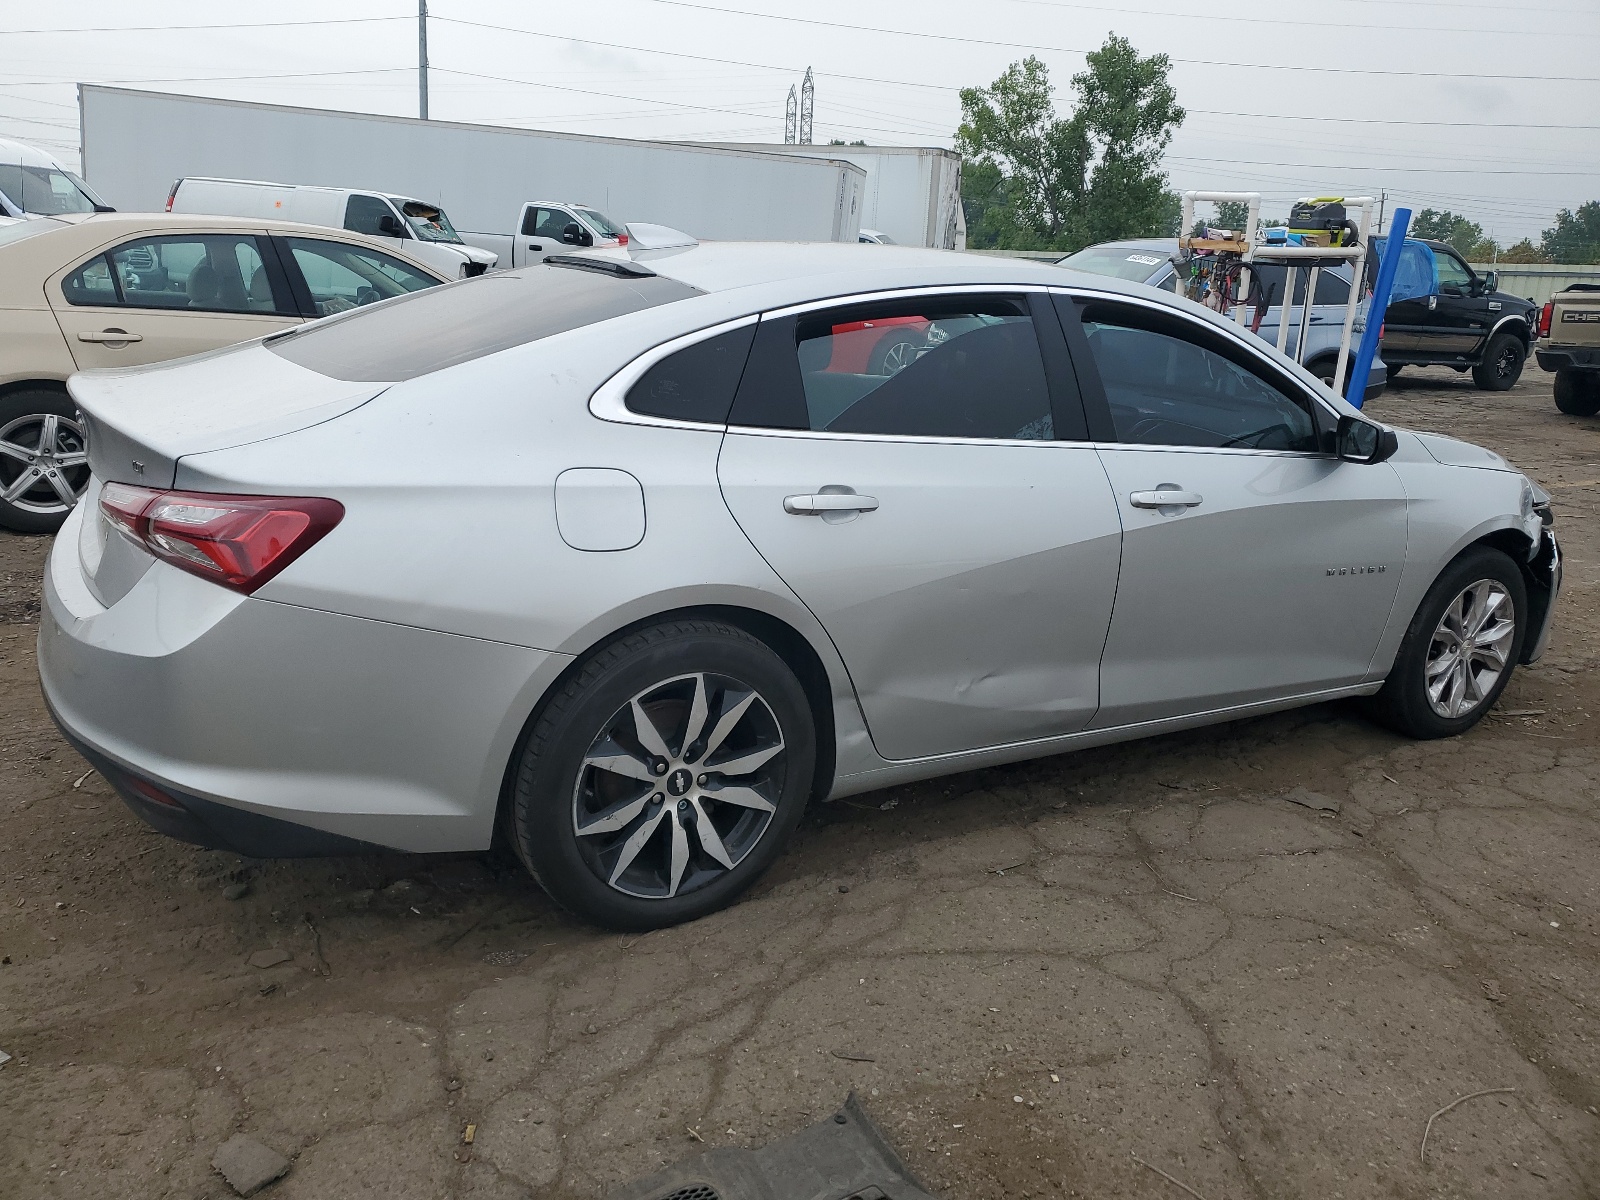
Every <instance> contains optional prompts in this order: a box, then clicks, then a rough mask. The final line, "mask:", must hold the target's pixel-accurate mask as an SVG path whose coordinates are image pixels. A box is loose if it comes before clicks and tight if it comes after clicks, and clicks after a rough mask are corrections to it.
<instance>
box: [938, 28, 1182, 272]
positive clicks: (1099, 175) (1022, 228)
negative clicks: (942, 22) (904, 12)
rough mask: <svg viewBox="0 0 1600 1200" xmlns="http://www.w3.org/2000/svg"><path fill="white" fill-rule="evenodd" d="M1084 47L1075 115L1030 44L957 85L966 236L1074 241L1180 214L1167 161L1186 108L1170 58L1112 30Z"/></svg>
mask: <svg viewBox="0 0 1600 1200" xmlns="http://www.w3.org/2000/svg"><path fill="white" fill-rule="evenodd" d="M1087 57H1088V67H1087V69H1086V70H1084V71H1081V72H1079V73H1078V74H1077V75H1074V76H1073V77H1072V92H1073V99H1074V101H1075V104H1074V108H1073V112H1072V114H1071V115H1070V116H1066V117H1062V116H1058V115H1057V113H1056V108H1055V100H1054V94H1053V89H1052V88H1051V86H1050V73H1049V71H1048V69H1047V68H1046V67H1045V65H1044V63H1042V62H1041V61H1039V59H1037V58H1035V57H1032V56H1029V57H1028V58H1025V59H1023V60H1022V61H1021V62H1018V63H1013V64H1012V65H1011V66H1010V67H1008V68H1007V69H1006V71H1005V73H1004V74H1002V75H1001V76H1000V78H998V79H996V80H995V81H994V83H992V84H991V85H990V86H988V87H986V88H963V89H962V90H961V112H962V118H963V119H962V122H961V127H960V128H959V129H958V130H957V131H956V139H955V141H956V149H957V150H959V151H960V152H961V153H962V154H963V155H965V156H966V159H967V165H966V168H965V169H964V171H963V177H964V178H963V187H962V193H963V200H964V201H966V202H967V211H966V217H967V243H968V245H971V246H974V247H978V248H982V247H986V246H992V247H996V248H1001V249H1030V248H1031V249H1041V250H1048V249H1058V250H1076V249H1079V248H1080V247H1082V246H1086V245H1089V244H1090V243H1093V242H1101V241H1109V240H1112V239H1115V238H1120V237H1135V236H1140V235H1150V234H1156V233H1161V232H1165V231H1166V230H1167V229H1168V228H1170V227H1171V226H1173V225H1175V224H1176V221H1175V220H1173V218H1174V217H1175V216H1176V214H1175V213H1174V212H1173V205H1172V193H1171V192H1170V191H1169V190H1168V188H1167V178H1166V174H1165V172H1163V171H1162V170H1161V169H1160V164H1161V154H1162V152H1163V151H1164V150H1165V149H1166V148H1167V144H1168V143H1169V142H1170V141H1171V140H1172V134H1173V131H1174V130H1175V129H1176V128H1177V126H1178V125H1179V124H1180V123H1181V122H1182V121H1183V117H1184V112H1183V109H1182V108H1180V107H1179V106H1178V102H1177V93H1176V92H1175V91H1174V90H1173V88H1172V85H1171V84H1170V83H1168V81H1167V73H1168V70H1169V69H1170V66H1171V63H1170V61H1169V60H1168V58H1167V56H1166V55H1164V54H1154V55H1151V56H1149V57H1148V58H1145V57H1141V56H1140V54H1139V52H1138V51H1137V50H1135V49H1134V47H1133V43H1131V42H1130V41H1128V40H1127V39H1126V38H1120V37H1117V36H1116V35H1115V34H1113V35H1111V36H1110V37H1109V38H1107V39H1106V43H1105V45H1103V46H1102V47H1101V48H1100V49H1099V50H1096V51H1093V52H1091V53H1090V54H1089V55H1088V56H1087ZM969 183H970V186H969ZM1007 243H1009V244H1007Z"/></svg>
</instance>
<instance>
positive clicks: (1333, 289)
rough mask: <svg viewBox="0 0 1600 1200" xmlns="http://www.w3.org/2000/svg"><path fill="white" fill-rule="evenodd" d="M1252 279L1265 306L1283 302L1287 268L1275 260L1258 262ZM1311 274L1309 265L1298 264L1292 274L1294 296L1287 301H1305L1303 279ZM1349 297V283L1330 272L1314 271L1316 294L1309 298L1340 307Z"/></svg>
mask: <svg viewBox="0 0 1600 1200" xmlns="http://www.w3.org/2000/svg"><path fill="white" fill-rule="evenodd" d="M1254 270H1255V272H1256V278H1257V279H1258V280H1259V281H1260V286H1261V288H1262V290H1263V292H1264V293H1265V295H1264V297H1263V299H1265V301H1266V304H1267V307H1268V308H1271V307H1273V306H1274V305H1278V304H1282V303H1283V285H1284V284H1285V283H1286V282H1287V280H1288V275H1289V269H1288V268H1287V267H1285V266H1282V265H1281V264H1278V263H1262V264H1260V265H1259V266H1257V267H1255V268H1254ZM1310 277H1311V271H1310V268H1309V267H1307V266H1304V265H1302V266H1300V267H1299V268H1298V269H1297V270H1296V271H1295V273H1294V299H1293V300H1291V301H1290V302H1289V303H1290V304H1291V305H1293V304H1304V303H1305V302H1306V281H1307V280H1308V279H1309V278H1310ZM1349 299H1350V285H1349V284H1348V283H1346V282H1345V281H1344V280H1343V279H1341V278H1339V276H1337V275H1335V274H1333V273H1332V272H1331V271H1320V272H1318V273H1317V296H1316V299H1315V300H1313V301H1312V304H1313V305H1317V304H1337V305H1340V306H1343V305H1344V304H1345V303H1346V302H1347V301H1348V300H1349Z"/></svg>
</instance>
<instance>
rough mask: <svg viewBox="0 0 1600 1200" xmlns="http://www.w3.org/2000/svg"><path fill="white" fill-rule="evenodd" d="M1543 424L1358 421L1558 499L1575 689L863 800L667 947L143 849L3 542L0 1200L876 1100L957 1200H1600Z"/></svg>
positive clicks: (479, 902)
mask: <svg viewBox="0 0 1600 1200" xmlns="http://www.w3.org/2000/svg"><path fill="white" fill-rule="evenodd" d="M1550 380H1551V377H1550V376H1549V375H1545V374H1543V373H1542V372H1539V371H1537V370H1530V371H1529V372H1528V374H1527V375H1526V376H1525V377H1524V381H1523V382H1522V383H1521V384H1520V385H1519V386H1518V387H1517V388H1516V389H1515V390H1514V391H1513V392H1511V393H1508V394H1500V395H1491V394H1486V393H1483V392H1478V391H1476V390H1474V388H1473V387H1472V384H1471V381H1470V379H1468V378H1466V377H1462V376H1457V375H1455V374H1453V373H1451V372H1449V371H1445V370H1436V371H1420V372H1413V373H1411V374H1410V375H1407V376H1402V378H1401V379H1400V380H1399V381H1398V383H1397V384H1396V386H1395V387H1394V388H1393V389H1391V391H1390V392H1389V394H1387V395H1386V396H1385V397H1384V398H1383V399H1382V400H1381V401H1379V402H1378V403H1377V404H1376V405H1375V411H1376V412H1377V413H1378V414H1379V415H1381V416H1383V417H1384V418H1386V419H1389V420H1392V421H1395V422H1396V423H1399V424H1403V425H1409V426H1412V427H1416V428H1423V429H1429V430H1436V431H1441V432H1446V433H1451V434H1456V435H1459V436H1462V437H1465V438H1468V439H1470V440H1474V441H1478V442H1481V443H1483V444H1485V445H1488V446H1491V447H1493V448H1495V449H1497V450H1499V451H1501V452H1503V453H1505V454H1506V455H1507V456H1509V457H1510V458H1511V459H1512V460H1513V461H1514V462H1516V463H1517V464H1518V465H1520V466H1521V467H1523V468H1525V469H1527V470H1529V471H1530V472H1531V473H1532V474H1533V475H1534V477H1535V478H1537V479H1539V480H1540V481H1541V482H1542V483H1543V484H1544V485H1545V486H1546V487H1547V488H1549V489H1550V490H1551V491H1552V492H1553V494H1554V495H1555V497H1556V510H1557V513H1558V527H1559V529H1560V531H1561V534H1562V537H1563V542H1564V546H1565V550H1566V556H1567V558H1566V562H1567V582H1566V590H1565V593H1564V595H1563V596H1562V600H1561V606H1560V609H1559V612H1558V616H1557V626H1556V633H1555V638H1554V642H1553V645H1552V647H1551V650H1550V652H1549V654H1548V655H1547V657H1546V658H1545V659H1544V661H1543V662H1541V663H1540V664H1538V665H1537V666H1536V667H1534V668H1532V669H1527V670H1521V671H1519V672H1518V674H1517V676H1516V678H1515V680H1514V682H1513V683H1512V685H1511V687H1510V689H1509V691H1508V692H1507V693H1506V695H1505V697H1504V698H1503V699H1502V701H1501V702H1500V706H1499V709H1498V711H1497V712H1496V713H1495V714H1493V715H1492V717H1491V718H1490V719H1489V720H1487V721H1486V722H1485V723H1484V724H1482V725H1481V726H1480V727H1479V728H1478V729H1477V730H1475V731H1474V732H1473V733H1471V734H1470V735H1468V736H1466V737H1464V738H1461V739H1459V740H1454V741H1444V742H1434V743H1426V744H1418V743H1412V742H1407V741H1403V740H1401V739H1399V738H1397V737H1394V736H1392V735H1390V734H1388V733H1385V732H1382V731H1380V730H1378V729H1376V728H1374V727H1373V726H1371V725H1368V724H1366V723H1365V722H1364V721H1363V720H1362V719H1361V718H1360V717H1359V715H1357V714H1356V713H1355V712H1354V711H1353V710H1352V709H1351V708H1349V707H1346V706H1324V707H1318V708H1312V709H1306V710H1302V711H1299V712H1294V713H1288V714H1283V715H1279V716H1274V717H1269V718H1265V719H1261V720H1254V721H1246V722H1239V723H1236V724H1232V725H1227V726H1222V727H1218V728H1213V729H1208V730H1201V731H1198V732H1193V733H1189V734H1183V735H1178V736H1172V737H1165V738H1161V739H1158V740H1154V741H1149V742H1144V743H1139V744H1134V745H1129V746H1120V747H1113V748H1109V749H1104V750H1098V751H1090V752H1085V753H1082V754H1078V755H1073V756H1067V757H1062V758H1055V759H1048V760H1043V761H1038V762H1034V763H1026V764H1022V765H1018V766H1014V767H1007V768H1002V769H997V770H990V771H982V772H976V773H972V774H967V775H962V776H959V777H955V778H951V779H946V780H940V781H937V782H934V783H929V784H923V785H917V786H913V787H906V788H900V789H896V790H893V791H887V792H878V793H873V794H871V795H867V796H861V797H856V798H854V799H852V800H851V801H850V802H848V803H840V804H835V805H831V806H828V807H827V808H826V809H825V810H824V811H821V812H818V813H815V814H813V815H812V816H811V817H809V818H808V820H807V822H806V823H805V825H804V826H803V828H802V830H801V831H800V833H799V834H798V836H797V837H796V839H795V843H794V844H793V845H792V847H791V848H790V851H789V853H788V854H787V855H786V856H785V857H784V858H783V859H782V860H781V861H780V863H779V865H778V867H777V868H776V870H774V871H773V873H772V874H771V875H770V876H769V877H768V878H767V879H766V880H764V881H763V882H762V883H761V884H760V885H759V886H758V887H757V888H756V890H755V891H754V893H753V894H752V895H751V896H750V897H749V898H748V899H746V900H745V901H744V902H743V903H741V904H739V905H737V906H736V907H734V908H733V909H731V910H730V911H727V912H723V913H720V914H718V915H715V916H713V917H710V918H707V919H705V920H703V921H700V922H697V923H695V924H692V925H688V926H685V927H680V928H677V929H673V930H668V931H663V932H658V933H654V934H651V935H648V936H644V937H632V936H629V937H621V936H615V935H610V934H605V933H600V932H596V931H595V930H593V929H589V928H586V927H583V926H581V925H578V924H576V923H575V922H573V921H571V920H569V919H567V918H565V917H564V916H562V915H561V914H559V913H557V912H555V911H553V909H552V907H551V906H550V904H549V903H547V902H546V901H545V899H544V898H543V896H542V895H541V893H539V892H538V891H537V889H536V888H534V887H533V886H532V885H531V884H530V883H529V882H527V881H526V880H525V879H524V878H523V877H522V876H521V875H520V873H519V872H518V871H517V870H516V869H515V868H514V866H512V865H511V864H510V863H508V862H506V861H502V860H499V859H496V858H492V857H489V858H483V859H476V858H457V859H451V860H447V861H440V860H430V859H423V858H406V857H401V856H395V857H390V858H385V859H374V860H324V861H313V862H254V861H245V860H241V859H238V858H236V857H232V856H229V855H224V854H219V853H215V852H211V851H204V850H198V849H195V848H193V847H190V846H186V845H181V844H179V843H176V842H172V841H168V840H166V839H164V838H162V837H160V836H158V835H156V834H154V833H151V832H149V831H148V830H146V829H145V827H144V826H143V825H142V824H141V823H140V822H139V821H138V820H137V819H135V818H134V817H133V816H132V815H131V814H130V813H129V812H128V811H127V810H126V809H124V807H123V806H122V804H121V803H120V802H119V801H118V800H117V799H116V798H115V797H114V796H113V795H112V794H111V793H110V791H109V789H108V788H107V787H106V786H105V784H104V783H103V782H102V781H101V780H100V779H99V777H98V776H94V775H89V776H87V777H84V773H85V771H86V770H87V769H88V768H87V765H86V764H85V763H83V762H81V761H80V760H79V759H78V758H77V756H76V755H75V754H74V753H73V752H72V751H71V750H69V749H68V748H67V746H66V745H65V744H64V743H63V742H62V741H61V739H60V738H59V737H58V736H57V734H56V733H55V731H54V729H53V728H52V726H51V725H50V722H49V720H48V718H47V717H46V715H45V712H44V708H43V706H42V705H41V703H40V700H39V695H38V688H37V683H36V677H35V668H34V662H33V642H34V635H35V630H36V626H35V624H34V623H35V622H36V620H37V612H38V605H37V578H38V574H39V570H40V564H41V562H42V558H43V554H44V552H45V550H46V544H45V542H44V541H43V540H42V539H22V538H12V537H6V538H5V540H4V542H3V543H0V619H3V620H4V621H6V622H8V623H7V624H5V625H3V626H0V821H3V825H0V1050H3V1051H5V1052H7V1053H9V1054H11V1055H12V1056H13V1058H12V1061H11V1062H10V1063H9V1064H7V1065H5V1066H3V1067H0V1194H4V1195H5V1196H6V1197H8V1198H9V1200H37V1198H44V1197H60V1198H67V1197H72V1198H74V1200H76V1198H81V1197H95V1198H96V1200H114V1198H120V1197H130V1198H131V1197H137V1198H140V1200H145V1198H153V1197H168V1196H170V1197H185V1198H195V1200H200V1198H211V1197H221V1196H225V1195H230V1194H231V1192H230V1191H229V1189H228V1188H227V1185H226V1184H225V1183H224V1182H223V1181H222V1179H221V1177H220V1176H218V1175H217V1174H215V1173H214V1172H213V1171H212V1169H211V1167H210V1160H211V1157H212V1154H213V1152H214V1151H215V1149H216V1147H217V1146H218V1145H219V1144H220V1143H222V1142H223V1141H224V1140H226V1139H227V1138H228V1137H229V1136H230V1135H232V1134H233V1133H234V1132H236V1131H244V1132H247V1133H250V1134H252V1135H253V1136H255V1137H257V1138H259V1139H260V1140H262V1141H264V1142H266V1143H267V1144H268V1145H270V1146H272V1147H274V1148H276V1149H277V1150H279V1151H281V1152H283V1153H285V1154H287V1155H289V1156H290V1157H291V1158H293V1159H294V1167H293V1169H292V1171H291V1172H290V1174H289V1175H288V1176H287V1177H285V1178H284V1179H283V1180H282V1181H281V1182H279V1183H277V1184H274V1185H272V1186H271V1188H270V1189H269V1190H268V1191H267V1192H266V1193H264V1195H266V1196H268V1197H271V1198H272V1200H298V1198H315V1200H344V1198H345V1197H374V1198H376V1197H383V1198H384V1200H394V1198H399V1197H404V1198H406V1200H411V1198H417V1200H428V1198H432V1197H461V1198H467V1197H472V1198H510V1197H526V1196H539V1197H552V1198H567V1197H572V1198H576V1197H597V1196H600V1195H603V1194H604V1193H605V1192H606V1191H607V1190H608V1189H610V1188H611V1187H613V1186H615V1185H617V1184H618V1183H620V1182H622V1181H625V1180H627V1179H630V1178H633V1177H636V1176H638V1175H642V1174H645V1173H647V1172H650V1171H653V1170H655V1169H657V1168H659V1167H660V1165H661V1164H663V1163H666V1162H670V1161H675V1160H677V1159H679V1158H681V1157H683V1156H686V1155H689V1154H693V1153H695V1152H697V1151H700V1150H703V1149H705V1148H707V1147H709V1146H717V1145H755V1144H759V1143H761V1142H764V1141H766V1140H769V1139H771V1138H773V1137H776V1136H779V1135H781V1134H785V1133H788V1132H792V1131H794V1130H797V1129H799V1128H800V1127H802V1126H804V1125H806V1124H809V1123H811V1122H812V1121H814V1120H817V1119H820V1118H822V1117H824V1116H826V1115H827V1114H828V1113H829V1112H831V1111H832V1110H833V1109H834V1108H835V1107H836V1106H837V1105H838V1104H839V1103H840V1102H841V1101H842V1100H843V1099H844V1097H845V1095H846V1093H847V1092H849V1091H850V1090H851V1089H855V1090H856V1091H857V1092H859V1093H860V1095H861V1097H862V1099H863V1102H864V1103H865V1105H866V1107H867V1108H868V1110H869V1111H870V1112H871V1113H872V1114H873V1115H874V1117H875V1119H876V1120H877V1121H878V1123H879V1124H880V1126H881V1127H882V1129H883V1130H884V1132H885V1133H886V1134H887V1136H888V1137H889V1139H890V1140H891V1141H892V1142H893V1143H894V1144H895V1145H896V1146H897V1147H898V1148H899V1150H900V1151H901V1152H902V1154H903V1155H904V1156H905V1158H906V1160H907V1162H908V1163H909V1165H910V1167H911V1168H912V1170H913V1171H915V1172H916V1173H917V1175H918V1176H920V1178H921V1179H922V1180H923V1181H924V1182H925V1183H926V1184H927V1185H928V1187H929V1188H930V1189H931V1190H933V1191H934V1192H936V1193H937V1194H938V1195H939V1196H941V1197H945V1198H947V1200H968V1198H970V1200H977V1198H987V1197H1002V1196H1005V1197H1013V1196H1016V1197H1035V1196H1037V1197H1057V1196H1062V1197H1065V1196H1101V1197H1104V1196H1127V1197H1151V1198H1173V1200H1181V1197H1182V1196H1183V1195H1184V1194H1185V1193H1184V1192H1183V1191H1181V1190H1180V1189H1179V1187H1178V1186H1176V1185H1175V1184H1174V1183H1173V1182H1169V1181H1168V1180H1167V1179H1165V1178H1163V1177H1162V1175H1160V1174H1158V1173H1157V1172H1156V1171H1155V1170H1153V1169H1151V1168H1159V1169H1160V1170H1161V1171H1163V1172H1165V1173H1166V1174H1167V1175H1169V1176H1171V1177H1172V1178H1173V1179H1175V1180H1180V1181H1182V1183H1183V1184H1184V1185H1187V1187H1188V1188H1191V1189H1193V1191H1192V1192H1191V1193H1189V1194H1190V1195H1195V1194H1197V1195H1199V1196H1201V1197H1204V1198H1205V1200H1221V1198H1224V1197H1233V1198H1243V1197H1254V1198H1265V1197H1307V1198H1315V1200H1333V1198H1338V1197H1373V1196H1396V1197H1410V1196H1452V1197H1457V1196H1482V1197H1495V1198H1497V1200H1508V1198H1512V1197H1522V1196H1529V1197H1580V1196H1596V1195H1600V1117H1597V1115H1596V1106H1600V918H1597V912H1600V806H1597V803H1596V783H1597V780H1600V746H1597V739H1596V736H1595V734H1594V733H1593V732H1592V731H1591V728H1590V726H1589V724H1588V721H1589V714H1590V712H1591V711H1593V710H1595V709H1596V708H1600V684H1597V682H1596V678H1595V674H1594V672H1593V669H1592V668H1593V667H1594V666H1595V664H1596V663H1597V661H1600V620H1597V617H1596V596H1597V589H1600V521H1597V520H1596V516H1597V512H1596V509H1597V500H1600V420H1590V421H1584V420H1576V419H1572V418H1567V417H1563V416H1561V415H1560V414H1559V413H1557V412H1556V410H1555V408H1554V406H1553V404H1552V402H1551V398H1550V396H1551V384H1550ZM0 536H4V535H0ZM1296 789H1301V790H1300V791H1298V792H1297V791H1296ZM1291 793H1294V794H1295V795H1298V796H1300V797H1301V798H1302V799H1311V800H1313V802H1318V801H1319V800H1320V801H1321V802H1325V803H1327V804H1328V805H1330V806H1336V807H1337V808H1338V810H1339V811H1338V812H1337V813H1333V812H1328V811H1319V810H1318V809H1317V808H1315V807H1305V806H1303V805H1300V804H1296V803H1293V802H1290V801H1289V800H1286V799H1285V797H1286V796H1287V795H1289V794H1291ZM236 885H245V886H244V887H239V886H236ZM241 891H242V892H243V895H239V893H240V892H241ZM230 897H237V898H230ZM269 948H281V949H282V950H284V951H287V952H288V953H289V954H291V955H292V956H293V957H292V958H291V959H289V960H288V961H286V962H284V963H282V964H281V965H277V966H272V967H268V968H257V967H253V966H250V965H249V964H248V962H247V960H248V959H249V958H250V956H252V955H253V954H255V953H256V952H258V951H261V950H264V949H269ZM1485 1089H1501V1090H1500V1091H1498V1092H1496V1093H1495V1094H1491V1095H1487V1096H1479V1097H1476V1098H1473V1099H1469V1100H1467V1101H1465V1102H1464V1103H1462V1104H1461V1105H1460V1106H1459V1107H1456V1108H1454V1109H1452V1110H1451V1111H1449V1112H1447V1113H1445V1114H1443V1115H1441V1116H1439V1117H1438V1119H1437V1120H1435V1121H1434V1122H1433V1126H1432V1130H1431V1136H1430V1137H1429V1139H1428V1146H1427V1154H1426V1159H1425V1160H1424V1159H1423V1157H1422V1155H1421V1153H1420V1148H1421V1144H1422V1140H1423V1135H1424V1130H1425V1127H1426V1125H1427V1122H1428V1119H1429V1116H1430V1114H1433V1113H1434V1112H1435V1111H1436V1110H1439V1109H1441V1108H1443V1107H1444V1106H1445V1105H1447V1104H1449V1103H1450V1102H1451V1101H1452V1100H1454V1099H1456V1098H1458V1097H1462V1096H1466V1095H1468V1094H1470V1093H1476V1092H1480V1091H1483V1090H1485ZM469 1123H470V1124H472V1125H475V1126H476V1131H475V1133H476V1136H475V1139H474V1141H473V1142H472V1143H471V1145H466V1144H464V1141H463V1134H464V1132H465V1130H466V1127H467V1126H468V1125H469ZM1145 1164H1148V1166H1147V1165H1145Z"/></svg>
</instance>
